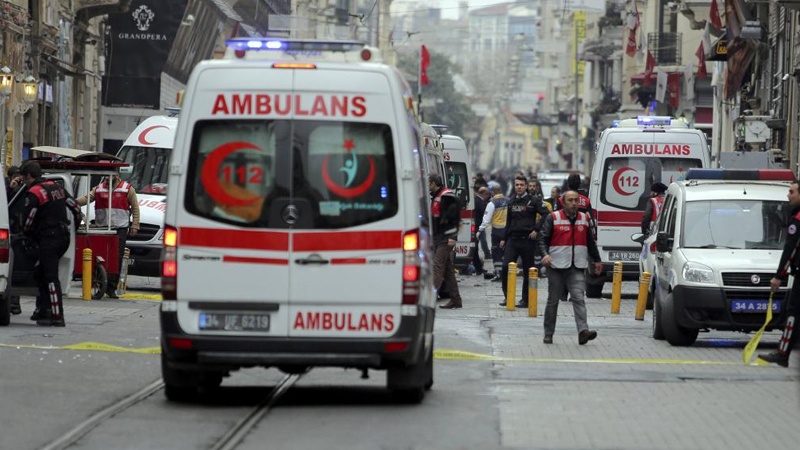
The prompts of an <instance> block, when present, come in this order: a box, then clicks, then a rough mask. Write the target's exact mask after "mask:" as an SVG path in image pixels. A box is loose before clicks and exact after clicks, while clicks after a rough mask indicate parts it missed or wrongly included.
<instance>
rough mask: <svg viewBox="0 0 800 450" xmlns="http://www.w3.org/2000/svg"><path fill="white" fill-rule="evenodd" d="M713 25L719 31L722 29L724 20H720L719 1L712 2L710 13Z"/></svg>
mask: <svg viewBox="0 0 800 450" xmlns="http://www.w3.org/2000/svg"><path fill="white" fill-rule="evenodd" d="M708 15H709V19H710V20H711V25H714V27H715V28H716V29H718V30H721V29H722V20H721V19H720V18H719V7H717V0H711V11H709V12H708Z"/></svg>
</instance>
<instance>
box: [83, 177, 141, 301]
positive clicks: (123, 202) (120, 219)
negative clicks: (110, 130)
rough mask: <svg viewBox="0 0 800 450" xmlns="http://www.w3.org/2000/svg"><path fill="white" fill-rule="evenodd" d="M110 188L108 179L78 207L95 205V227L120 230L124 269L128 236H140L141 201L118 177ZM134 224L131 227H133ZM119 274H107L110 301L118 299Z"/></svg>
mask: <svg viewBox="0 0 800 450" xmlns="http://www.w3.org/2000/svg"><path fill="white" fill-rule="evenodd" d="M110 186H111V187H110V188H109V182H108V179H106V180H103V181H102V182H101V183H100V184H98V185H97V186H95V187H94V188H92V190H91V191H89V195H88V196H82V197H80V198H78V204H79V205H81V206H84V205H86V204H88V203H92V202H95V203H94V223H95V225H99V226H101V227H106V226H108V224H109V223H111V229H114V230H117V238H118V241H119V256H118V261H119V265H118V266H117V267H119V268H122V258H123V256H124V255H125V243H126V241H127V239H128V235H129V234H130V235H131V236H136V233H138V232H139V200H137V198H136V190H135V189H133V186H131V184H130V183H128V182H126V181H122V180H120V179H119V177H117V176H113V177H112V180H111V184H110ZM131 222H132V223H131ZM118 282H119V273H115V274H108V282H107V283H106V295H107V296H109V297H110V298H119V297H118V296H117V283H118Z"/></svg>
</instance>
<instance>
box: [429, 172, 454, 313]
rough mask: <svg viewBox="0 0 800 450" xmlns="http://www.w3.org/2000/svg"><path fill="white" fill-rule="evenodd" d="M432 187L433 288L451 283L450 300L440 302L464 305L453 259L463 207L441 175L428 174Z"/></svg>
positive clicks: (449, 287) (449, 286)
mask: <svg viewBox="0 0 800 450" xmlns="http://www.w3.org/2000/svg"><path fill="white" fill-rule="evenodd" d="M428 190H429V191H430V194H431V222H432V225H433V226H432V228H433V230H432V233H433V245H434V253H433V287H434V288H436V290H437V291H438V290H439V289H441V288H442V284H443V283H444V282H446V283H447V291H448V292H449V293H450V300H448V301H447V303H445V304H443V305H440V306H439V307H440V308H444V309H455V308H461V294H460V293H459V292H458V282H457V281H456V271H455V267H454V266H453V259H452V253H453V248H455V246H456V242H457V240H458V225H459V222H460V221H461V210H460V209H459V207H458V200H457V199H456V195H455V193H454V192H453V191H451V190H450V189H447V188H446V187H444V182H443V181H442V177H441V176H440V175H438V174H432V175H429V176H428Z"/></svg>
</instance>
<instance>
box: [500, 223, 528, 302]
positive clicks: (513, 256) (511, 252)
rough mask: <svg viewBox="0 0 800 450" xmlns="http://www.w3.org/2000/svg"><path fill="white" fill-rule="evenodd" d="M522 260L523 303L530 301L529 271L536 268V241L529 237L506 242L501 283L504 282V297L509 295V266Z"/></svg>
mask: <svg viewBox="0 0 800 450" xmlns="http://www.w3.org/2000/svg"><path fill="white" fill-rule="evenodd" d="M520 257H521V258H522V277H523V278H522V280H523V281H522V296H521V297H520V298H521V299H522V302H523V303H525V302H527V301H528V269H530V268H531V267H534V259H535V258H536V241H535V240H534V239H531V238H529V237H527V236H525V237H524V238H511V239H509V240H507V241H506V245H505V251H504V252H503V271H502V273H501V275H500V276H501V277H502V279H501V281H502V282H503V296H504V297H505V296H506V294H507V290H506V289H508V286H506V285H507V284H508V264H509V263H512V262H513V263H516V262H517V259H518V258H520Z"/></svg>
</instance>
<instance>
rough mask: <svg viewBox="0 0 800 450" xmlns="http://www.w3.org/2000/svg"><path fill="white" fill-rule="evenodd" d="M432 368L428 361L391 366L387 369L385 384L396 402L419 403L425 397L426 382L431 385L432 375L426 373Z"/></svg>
mask: <svg viewBox="0 0 800 450" xmlns="http://www.w3.org/2000/svg"><path fill="white" fill-rule="evenodd" d="M432 370H433V364H432V363H430V364H429V363H428V361H420V362H419V364H414V365H413V366H408V367H392V368H390V369H388V370H387V374H386V386H387V387H388V388H389V390H390V391H392V397H393V398H394V400H395V401H397V402H398V403H406V404H417V403H420V402H421V401H422V399H423V398H425V389H426V388H425V387H426V386H427V384H428V383H430V384H431V386H433V376H432V374H429V373H428V371H432Z"/></svg>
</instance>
